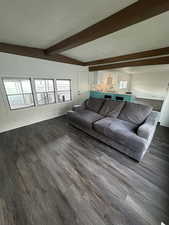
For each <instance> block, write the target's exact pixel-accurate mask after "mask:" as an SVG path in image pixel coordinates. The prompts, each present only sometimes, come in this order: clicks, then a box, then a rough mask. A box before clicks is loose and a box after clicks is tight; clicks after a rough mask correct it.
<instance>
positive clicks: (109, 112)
mask: <svg viewBox="0 0 169 225" xmlns="http://www.w3.org/2000/svg"><path fill="white" fill-rule="evenodd" d="M124 104H125V102H120V101H119V102H118V101H112V100H106V101H105V102H104V104H103V106H102V108H101V110H100V112H99V114H100V115H102V116H110V117H113V118H116V117H117V116H118V115H119V114H120V111H121V109H122V108H123V106H124Z"/></svg>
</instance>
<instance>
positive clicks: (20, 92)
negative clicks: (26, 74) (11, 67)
mask: <svg viewBox="0 0 169 225" xmlns="http://www.w3.org/2000/svg"><path fill="white" fill-rule="evenodd" d="M3 83H4V87H5V90H6V95H7V98H8V102H9V105H10V108H11V109H19V108H26V107H31V106H34V99H33V95H32V87H31V82H30V79H24V78H21V79H14V78H4V79H3Z"/></svg>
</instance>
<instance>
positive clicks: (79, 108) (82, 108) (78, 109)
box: [72, 103, 85, 112]
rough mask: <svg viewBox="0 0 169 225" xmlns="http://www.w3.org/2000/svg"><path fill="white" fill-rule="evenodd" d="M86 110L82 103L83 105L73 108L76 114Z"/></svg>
mask: <svg viewBox="0 0 169 225" xmlns="http://www.w3.org/2000/svg"><path fill="white" fill-rule="evenodd" d="M84 109H85V105H84V103H82V104H81V105H74V106H73V107H72V111H74V112H80V111H82V110H84Z"/></svg>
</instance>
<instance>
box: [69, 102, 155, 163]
mask: <svg viewBox="0 0 169 225" xmlns="http://www.w3.org/2000/svg"><path fill="white" fill-rule="evenodd" d="M67 116H68V120H69V122H70V123H71V124H72V125H73V126H75V127H77V128H79V129H81V130H83V131H85V132H86V133H88V134H89V135H91V136H93V137H95V138H97V139H99V140H100V141H102V142H104V143H106V144H107V145H109V146H111V147H113V148H115V149H117V150H119V151H120V152H122V153H124V154H126V155H128V156H129V157H131V158H133V159H135V160H136V161H138V162H139V161H140V160H142V158H143V156H144V155H145V153H146V152H147V151H148V148H149V145H150V143H151V141H152V138H153V135H154V132H155V129H156V125H157V122H158V119H159V112H156V111H152V107H151V106H148V105H143V104H136V103H131V102H123V101H112V100H105V99H96V98H89V99H87V100H86V101H85V102H84V103H82V104H81V105H75V106H73V108H72V111H69V112H68V113H67Z"/></svg>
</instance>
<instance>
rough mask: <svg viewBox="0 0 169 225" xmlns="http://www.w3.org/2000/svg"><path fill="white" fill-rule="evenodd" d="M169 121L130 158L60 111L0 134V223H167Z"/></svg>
mask: <svg viewBox="0 0 169 225" xmlns="http://www.w3.org/2000/svg"><path fill="white" fill-rule="evenodd" d="M168 174H169V129H167V128H164V127H158V129H157V132H156V135H155V137H154V139H153V142H152V144H151V147H150V153H148V154H147V155H146V156H145V158H144V160H143V161H142V162H141V163H136V162H135V161H133V160H131V159H130V158H128V157H127V156H125V155H123V154H121V153H120V152H118V151H116V150H114V149H112V148H110V147H108V146H106V145H105V144H102V143H101V142H99V141H98V140H95V139H93V138H92V137H90V136H88V135H87V134H85V133H83V132H82V131H80V130H78V129H76V128H74V127H72V126H70V125H69V124H68V123H67V120H66V118H65V117H60V118H56V119H52V120H48V121H45V122H41V123H37V124H34V125H30V126H27V127H23V128H19V129H16V130H13V131H9V132H5V133H1V134H0V225H53V224H57V225H70V224H71V225H159V224H161V221H163V222H164V223H165V224H169V213H168V212H169V192H168V185H169V176H168Z"/></svg>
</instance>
